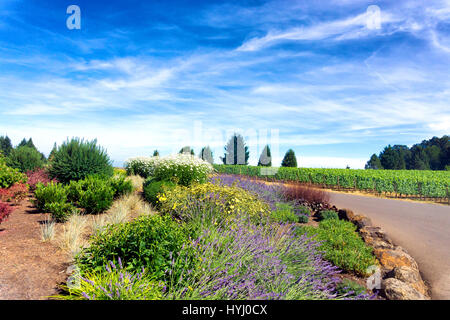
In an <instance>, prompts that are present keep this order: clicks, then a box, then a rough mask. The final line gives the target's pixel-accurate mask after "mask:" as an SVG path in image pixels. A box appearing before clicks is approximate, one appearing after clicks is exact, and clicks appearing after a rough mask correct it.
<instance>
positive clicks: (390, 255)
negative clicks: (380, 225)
mask: <svg viewBox="0 0 450 320" xmlns="http://www.w3.org/2000/svg"><path fill="white" fill-rule="evenodd" d="M374 254H375V256H376V257H377V259H378V260H379V261H380V264H381V266H382V267H383V268H385V269H387V270H393V269H394V268H395V267H403V266H404V267H408V268H411V269H415V270H419V266H418V265H417V262H416V261H415V260H414V259H413V258H412V257H411V256H410V255H409V254H408V253H406V252H405V251H404V250H398V249H394V250H393V249H383V248H375V250H374Z"/></svg>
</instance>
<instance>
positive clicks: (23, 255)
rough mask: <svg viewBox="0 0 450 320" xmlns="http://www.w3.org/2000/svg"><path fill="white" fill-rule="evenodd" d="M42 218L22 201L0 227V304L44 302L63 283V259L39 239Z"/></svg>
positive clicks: (58, 250)
mask: <svg viewBox="0 0 450 320" xmlns="http://www.w3.org/2000/svg"><path fill="white" fill-rule="evenodd" d="M45 218H46V216H45V215H44V214H40V213H36V211H35V208H34V207H33V206H32V205H31V203H30V201H29V199H26V200H24V201H23V202H22V203H21V205H20V206H18V207H17V208H16V209H15V210H14V211H13V212H12V213H11V215H10V217H9V219H8V220H6V221H5V222H3V223H2V224H1V225H0V300H41V299H47V297H48V296H51V295H55V294H57V293H58V290H57V285H58V284H59V283H61V282H63V281H65V280H66V278H67V276H66V274H65V270H66V268H67V266H68V263H67V260H68V259H67V256H66V255H65V254H64V253H63V252H61V250H60V249H59V248H58V247H56V246H55V245H54V244H52V243H49V242H42V241H41V239H40V224H41V223H42V222H43V221H44V220H45Z"/></svg>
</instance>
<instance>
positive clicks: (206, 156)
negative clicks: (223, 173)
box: [200, 146, 214, 164]
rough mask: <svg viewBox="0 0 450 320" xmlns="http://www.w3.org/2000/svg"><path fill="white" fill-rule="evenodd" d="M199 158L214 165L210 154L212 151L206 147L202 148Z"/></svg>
mask: <svg viewBox="0 0 450 320" xmlns="http://www.w3.org/2000/svg"><path fill="white" fill-rule="evenodd" d="M200 158H201V159H203V160H205V161H208V162H209V163H211V164H213V163H214V158H213V154H212V151H211V149H210V148H209V146H206V147H203V148H202V151H200Z"/></svg>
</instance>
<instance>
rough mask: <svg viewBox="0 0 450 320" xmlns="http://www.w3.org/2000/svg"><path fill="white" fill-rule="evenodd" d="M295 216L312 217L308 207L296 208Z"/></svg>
mask: <svg viewBox="0 0 450 320" xmlns="http://www.w3.org/2000/svg"><path fill="white" fill-rule="evenodd" d="M295 214H297V215H304V216H310V215H311V209H310V208H309V207H307V206H302V205H300V206H296V207H295Z"/></svg>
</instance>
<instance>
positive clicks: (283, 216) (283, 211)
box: [270, 202, 299, 223]
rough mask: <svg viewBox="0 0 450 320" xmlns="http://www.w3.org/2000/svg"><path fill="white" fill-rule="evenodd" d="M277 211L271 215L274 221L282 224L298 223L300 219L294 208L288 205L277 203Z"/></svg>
mask: <svg viewBox="0 0 450 320" xmlns="http://www.w3.org/2000/svg"><path fill="white" fill-rule="evenodd" d="M275 206H276V210H273V211H272V212H271V213H270V218H271V220H272V221H275V222H281V223H296V222H298V219H299V217H298V216H297V215H296V214H295V213H294V208H293V207H292V206H291V205H290V204H288V203H281V202H278V203H275Z"/></svg>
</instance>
